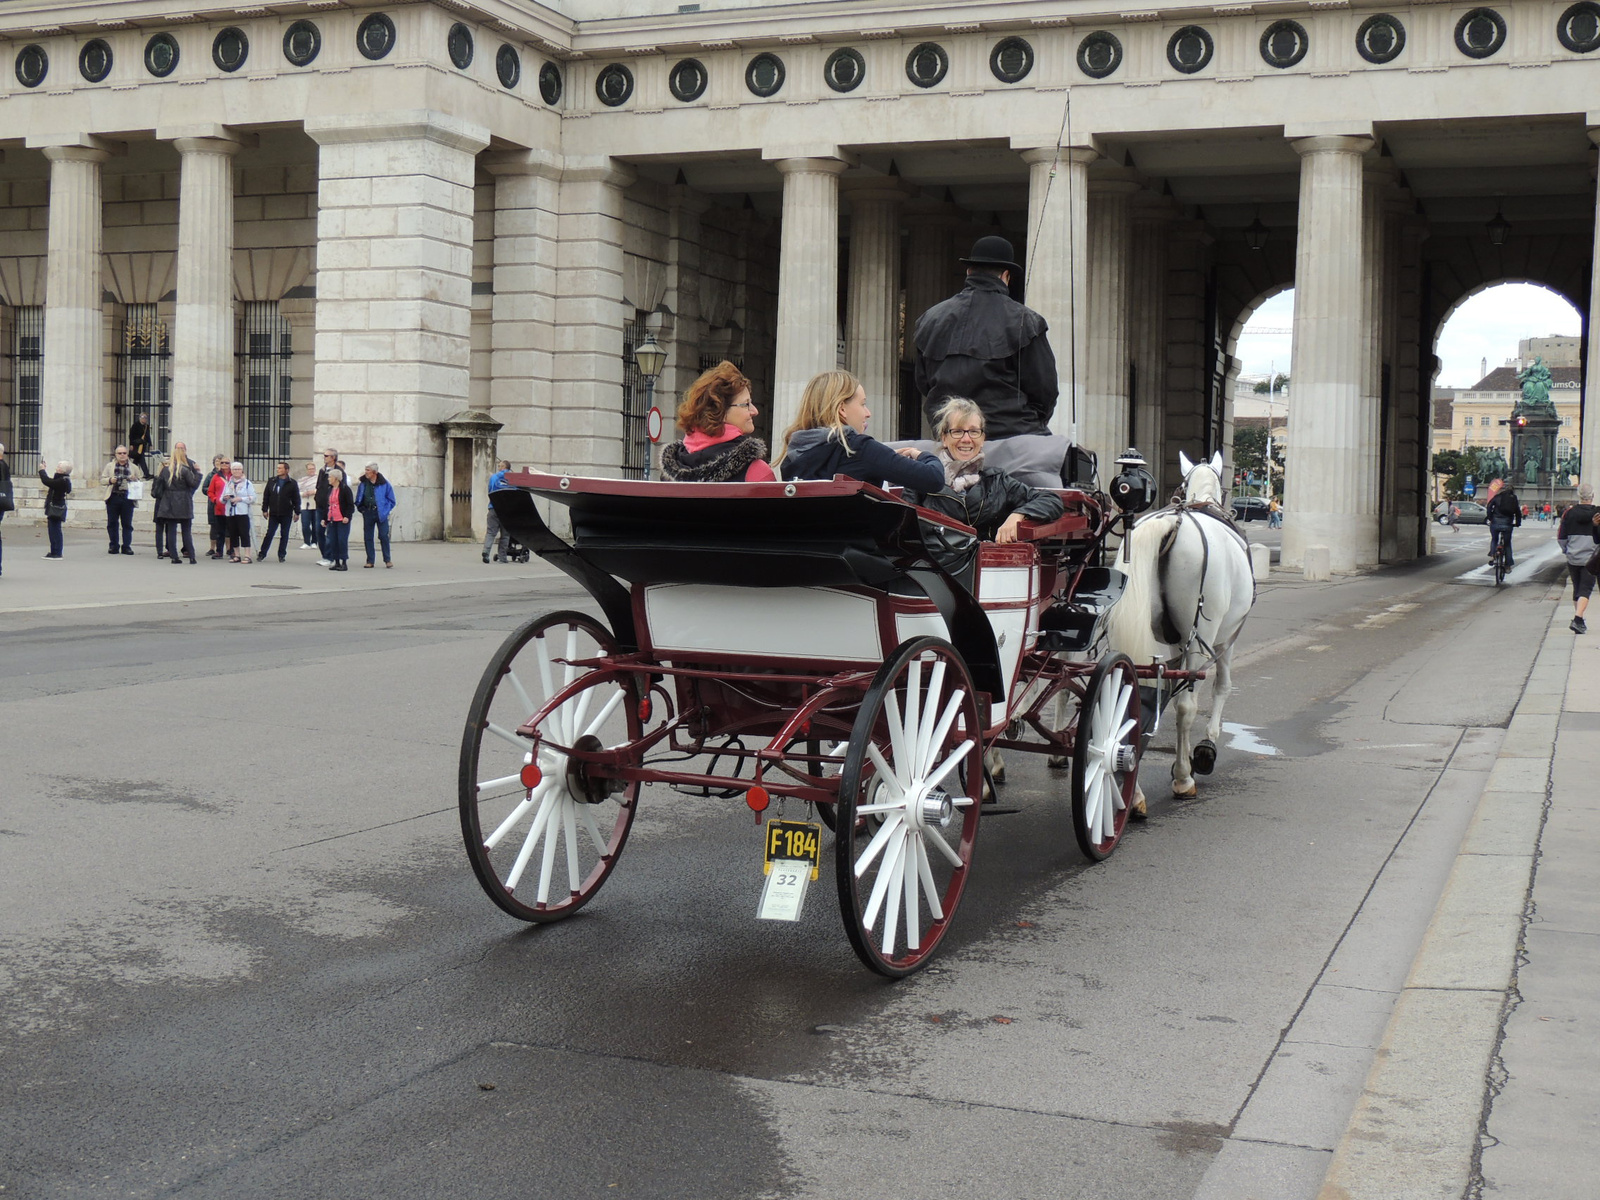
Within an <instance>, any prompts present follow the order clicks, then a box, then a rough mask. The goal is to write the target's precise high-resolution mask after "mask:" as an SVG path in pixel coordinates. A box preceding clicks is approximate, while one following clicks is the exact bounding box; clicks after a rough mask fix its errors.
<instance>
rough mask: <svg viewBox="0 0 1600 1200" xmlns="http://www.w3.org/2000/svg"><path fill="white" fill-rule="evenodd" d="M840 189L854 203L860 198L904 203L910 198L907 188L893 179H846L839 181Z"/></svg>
mask: <svg viewBox="0 0 1600 1200" xmlns="http://www.w3.org/2000/svg"><path fill="white" fill-rule="evenodd" d="M839 190H840V191H841V192H843V193H844V198H845V199H846V200H849V201H850V202H851V203H852V204H853V203H855V202H856V201H858V200H864V201H868V202H870V201H873V200H881V201H885V202H887V203H890V204H904V203H905V201H906V200H907V199H908V197H907V195H906V189H905V188H903V187H901V186H900V185H899V184H898V183H897V182H896V181H894V180H892V179H844V180H840V181H839Z"/></svg>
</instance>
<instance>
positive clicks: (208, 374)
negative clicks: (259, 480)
mask: <svg viewBox="0 0 1600 1200" xmlns="http://www.w3.org/2000/svg"><path fill="white" fill-rule="evenodd" d="M159 132H160V131H158V133H159ZM173 145H174V146H176V147H177V148H178V153H179V154H180V155H181V156H182V165H181V166H180V168H179V176H178V262H177V283H176V288H177V293H178V303H177V312H176V314H175V324H176V326H177V328H176V331H175V333H176V336H175V337H174V339H173V352H172V437H173V440H174V441H181V442H184V443H185V444H186V445H187V446H188V448H189V457H190V458H192V459H194V460H195V462H200V463H208V462H210V461H211V456H212V455H214V454H226V455H227V456H228V457H229V458H230V459H231V458H233V457H234V456H235V455H237V454H238V452H239V447H238V446H237V445H236V444H235V433H234V421H233V410H234V401H235V391H236V385H235V382H234V350H235V347H234V338H235V336H236V332H235V330H236V322H235V319H234V311H233V157H234V155H236V154H238V153H239V148H240V147H239V142H238V141H237V140H236V139H234V138H229V137H177V138H174V139H173Z"/></svg>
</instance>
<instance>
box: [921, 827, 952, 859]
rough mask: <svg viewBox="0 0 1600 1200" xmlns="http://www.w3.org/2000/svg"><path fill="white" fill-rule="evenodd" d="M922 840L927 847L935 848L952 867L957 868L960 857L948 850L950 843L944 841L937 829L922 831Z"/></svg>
mask: <svg viewBox="0 0 1600 1200" xmlns="http://www.w3.org/2000/svg"><path fill="white" fill-rule="evenodd" d="M922 839H923V841H925V842H927V843H928V844H929V845H931V846H934V847H935V848H937V849H938V851H939V853H940V854H942V855H944V856H945V857H946V858H947V859H949V860H950V865H951V866H952V867H959V866H960V865H961V855H959V854H957V853H956V852H955V851H954V850H952V849H951V848H950V843H949V842H947V841H945V840H944V834H942V833H940V832H939V831H938V830H937V829H924V830H923V831H922Z"/></svg>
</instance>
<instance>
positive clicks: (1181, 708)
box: [1172, 687, 1200, 796]
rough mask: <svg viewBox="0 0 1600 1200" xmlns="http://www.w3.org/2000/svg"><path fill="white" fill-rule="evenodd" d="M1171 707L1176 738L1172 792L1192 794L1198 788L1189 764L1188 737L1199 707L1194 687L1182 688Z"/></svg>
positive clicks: (1189, 746) (1192, 728) (1191, 750)
mask: <svg viewBox="0 0 1600 1200" xmlns="http://www.w3.org/2000/svg"><path fill="white" fill-rule="evenodd" d="M1172 707H1173V708H1174V709H1175V710H1176V714H1175V715H1176V721H1175V722H1174V723H1175V725H1176V727H1177V739H1178V754H1177V758H1175V759H1174V760H1173V763H1172V794H1173V795H1174V796H1193V795H1195V794H1196V792H1197V791H1198V790H1199V789H1198V788H1197V787H1196V786H1195V782H1194V775H1193V773H1192V771H1191V768H1190V765H1189V756H1190V754H1191V753H1193V747H1192V746H1191V745H1190V743H1189V738H1190V736H1191V734H1192V733H1193V731H1194V719H1195V715H1196V713H1197V712H1198V711H1199V709H1200V702H1199V701H1198V700H1197V699H1195V694H1194V688H1192V687H1186V688H1184V689H1182V690H1181V691H1180V692H1179V693H1178V694H1177V695H1176V696H1175V697H1173V700H1172Z"/></svg>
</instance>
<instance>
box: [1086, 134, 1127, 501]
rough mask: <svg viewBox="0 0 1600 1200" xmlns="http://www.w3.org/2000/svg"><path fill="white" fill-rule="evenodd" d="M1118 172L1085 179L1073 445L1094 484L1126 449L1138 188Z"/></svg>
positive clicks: (1097, 170) (1124, 172)
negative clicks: (1084, 361) (1080, 383)
mask: <svg viewBox="0 0 1600 1200" xmlns="http://www.w3.org/2000/svg"><path fill="white" fill-rule="evenodd" d="M1131 174H1132V173H1131V172H1129V171H1128V170H1127V169H1126V168H1123V167H1103V166H1102V167H1097V168H1095V169H1094V171H1093V172H1092V177H1091V178H1090V180H1089V308H1088V322H1087V324H1088V327H1089V359H1088V370H1087V372H1086V379H1085V381H1084V393H1085V400H1084V405H1083V407H1082V408H1081V409H1080V410H1079V412H1078V441H1079V442H1081V443H1082V444H1083V445H1085V446H1087V447H1088V448H1089V449H1090V450H1093V451H1094V452H1095V454H1096V455H1097V456H1098V457H1099V463H1100V479H1101V482H1102V483H1105V482H1108V481H1109V480H1110V479H1111V476H1112V475H1114V474H1115V473H1116V472H1115V471H1114V470H1111V469H1110V468H1111V464H1112V463H1113V462H1115V461H1116V457H1117V455H1118V454H1120V453H1122V451H1123V449H1124V448H1126V446H1127V445H1128V404H1129V396H1128V265H1129V261H1130V253H1129V244H1128V235H1129V231H1130V228H1131V210H1132V202H1133V194H1134V193H1135V192H1137V191H1138V190H1139V185H1138V184H1137V183H1136V182H1134V181H1133V180H1132V179H1131V178H1128V176H1129V175H1131Z"/></svg>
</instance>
